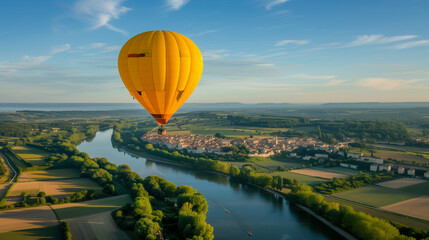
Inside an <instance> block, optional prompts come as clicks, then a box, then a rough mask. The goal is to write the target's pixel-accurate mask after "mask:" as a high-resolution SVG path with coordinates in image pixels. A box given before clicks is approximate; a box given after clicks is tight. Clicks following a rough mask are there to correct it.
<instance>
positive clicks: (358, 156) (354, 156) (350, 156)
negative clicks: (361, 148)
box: [347, 153, 363, 159]
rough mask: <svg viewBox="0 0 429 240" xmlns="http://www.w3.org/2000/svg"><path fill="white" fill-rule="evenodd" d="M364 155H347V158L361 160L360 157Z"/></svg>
mask: <svg viewBox="0 0 429 240" xmlns="http://www.w3.org/2000/svg"><path fill="white" fill-rule="evenodd" d="M362 156H363V154H362V153H347V157H348V158H355V159H359V158H360V157H362Z"/></svg>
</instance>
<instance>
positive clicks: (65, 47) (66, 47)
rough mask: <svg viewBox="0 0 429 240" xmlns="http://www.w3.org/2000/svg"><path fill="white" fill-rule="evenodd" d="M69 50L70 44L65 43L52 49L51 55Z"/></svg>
mask: <svg viewBox="0 0 429 240" xmlns="http://www.w3.org/2000/svg"><path fill="white" fill-rule="evenodd" d="M69 49H70V44H68V43H66V44H64V45H62V46H56V47H53V48H52V51H51V54H56V53H61V52H65V51H67V50H69Z"/></svg>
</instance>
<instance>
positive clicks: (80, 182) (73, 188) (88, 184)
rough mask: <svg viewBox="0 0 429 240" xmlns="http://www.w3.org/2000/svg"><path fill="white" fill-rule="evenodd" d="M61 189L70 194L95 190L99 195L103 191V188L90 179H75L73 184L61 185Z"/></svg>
mask: <svg viewBox="0 0 429 240" xmlns="http://www.w3.org/2000/svg"><path fill="white" fill-rule="evenodd" d="M60 187H61V188H62V189H63V190H64V191H66V192H67V193H68V194H73V193H76V192H80V191H84V190H94V191H95V192H97V193H102V191H103V188H102V187H101V186H100V185H99V184H98V183H96V182H95V181H93V180H91V179H89V178H77V179H73V182H70V183H65V184H61V185H60Z"/></svg>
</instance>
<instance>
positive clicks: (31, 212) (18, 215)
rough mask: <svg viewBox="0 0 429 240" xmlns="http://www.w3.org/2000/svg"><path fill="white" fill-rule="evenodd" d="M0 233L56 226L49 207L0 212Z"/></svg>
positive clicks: (56, 222)
mask: <svg viewBox="0 0 429 240" xmlns="http://www.w3.org/2000/svg"><path fill="white" fill-rule="evenodd" d="M0 222H1V224H0V232H10V231H16V230H23V229H29V228H39V227H46V226H52V225H56V224H58V221H57V218H56V217H55V214H54V212H53V211H52V210H51V209H50V208H49V206H42V207H34V208H23V209H16V210H9V211H1V212H0Z"/></svg>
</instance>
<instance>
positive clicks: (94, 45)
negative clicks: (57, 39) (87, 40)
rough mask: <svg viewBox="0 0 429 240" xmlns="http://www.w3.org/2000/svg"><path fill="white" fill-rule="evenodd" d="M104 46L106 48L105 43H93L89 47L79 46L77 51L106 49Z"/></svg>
mask: <svg viewBox="0 0 429 240" xmlns="http://www.w3.org/2000/svg"><path fill="white" fill-rule="evenodd" d="M104 46H106V44H105V43H91V44H88V45H85V46H79V47H76V48H77V49H82V50H89V49H95V48H101V47H104Z"/></svg>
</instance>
